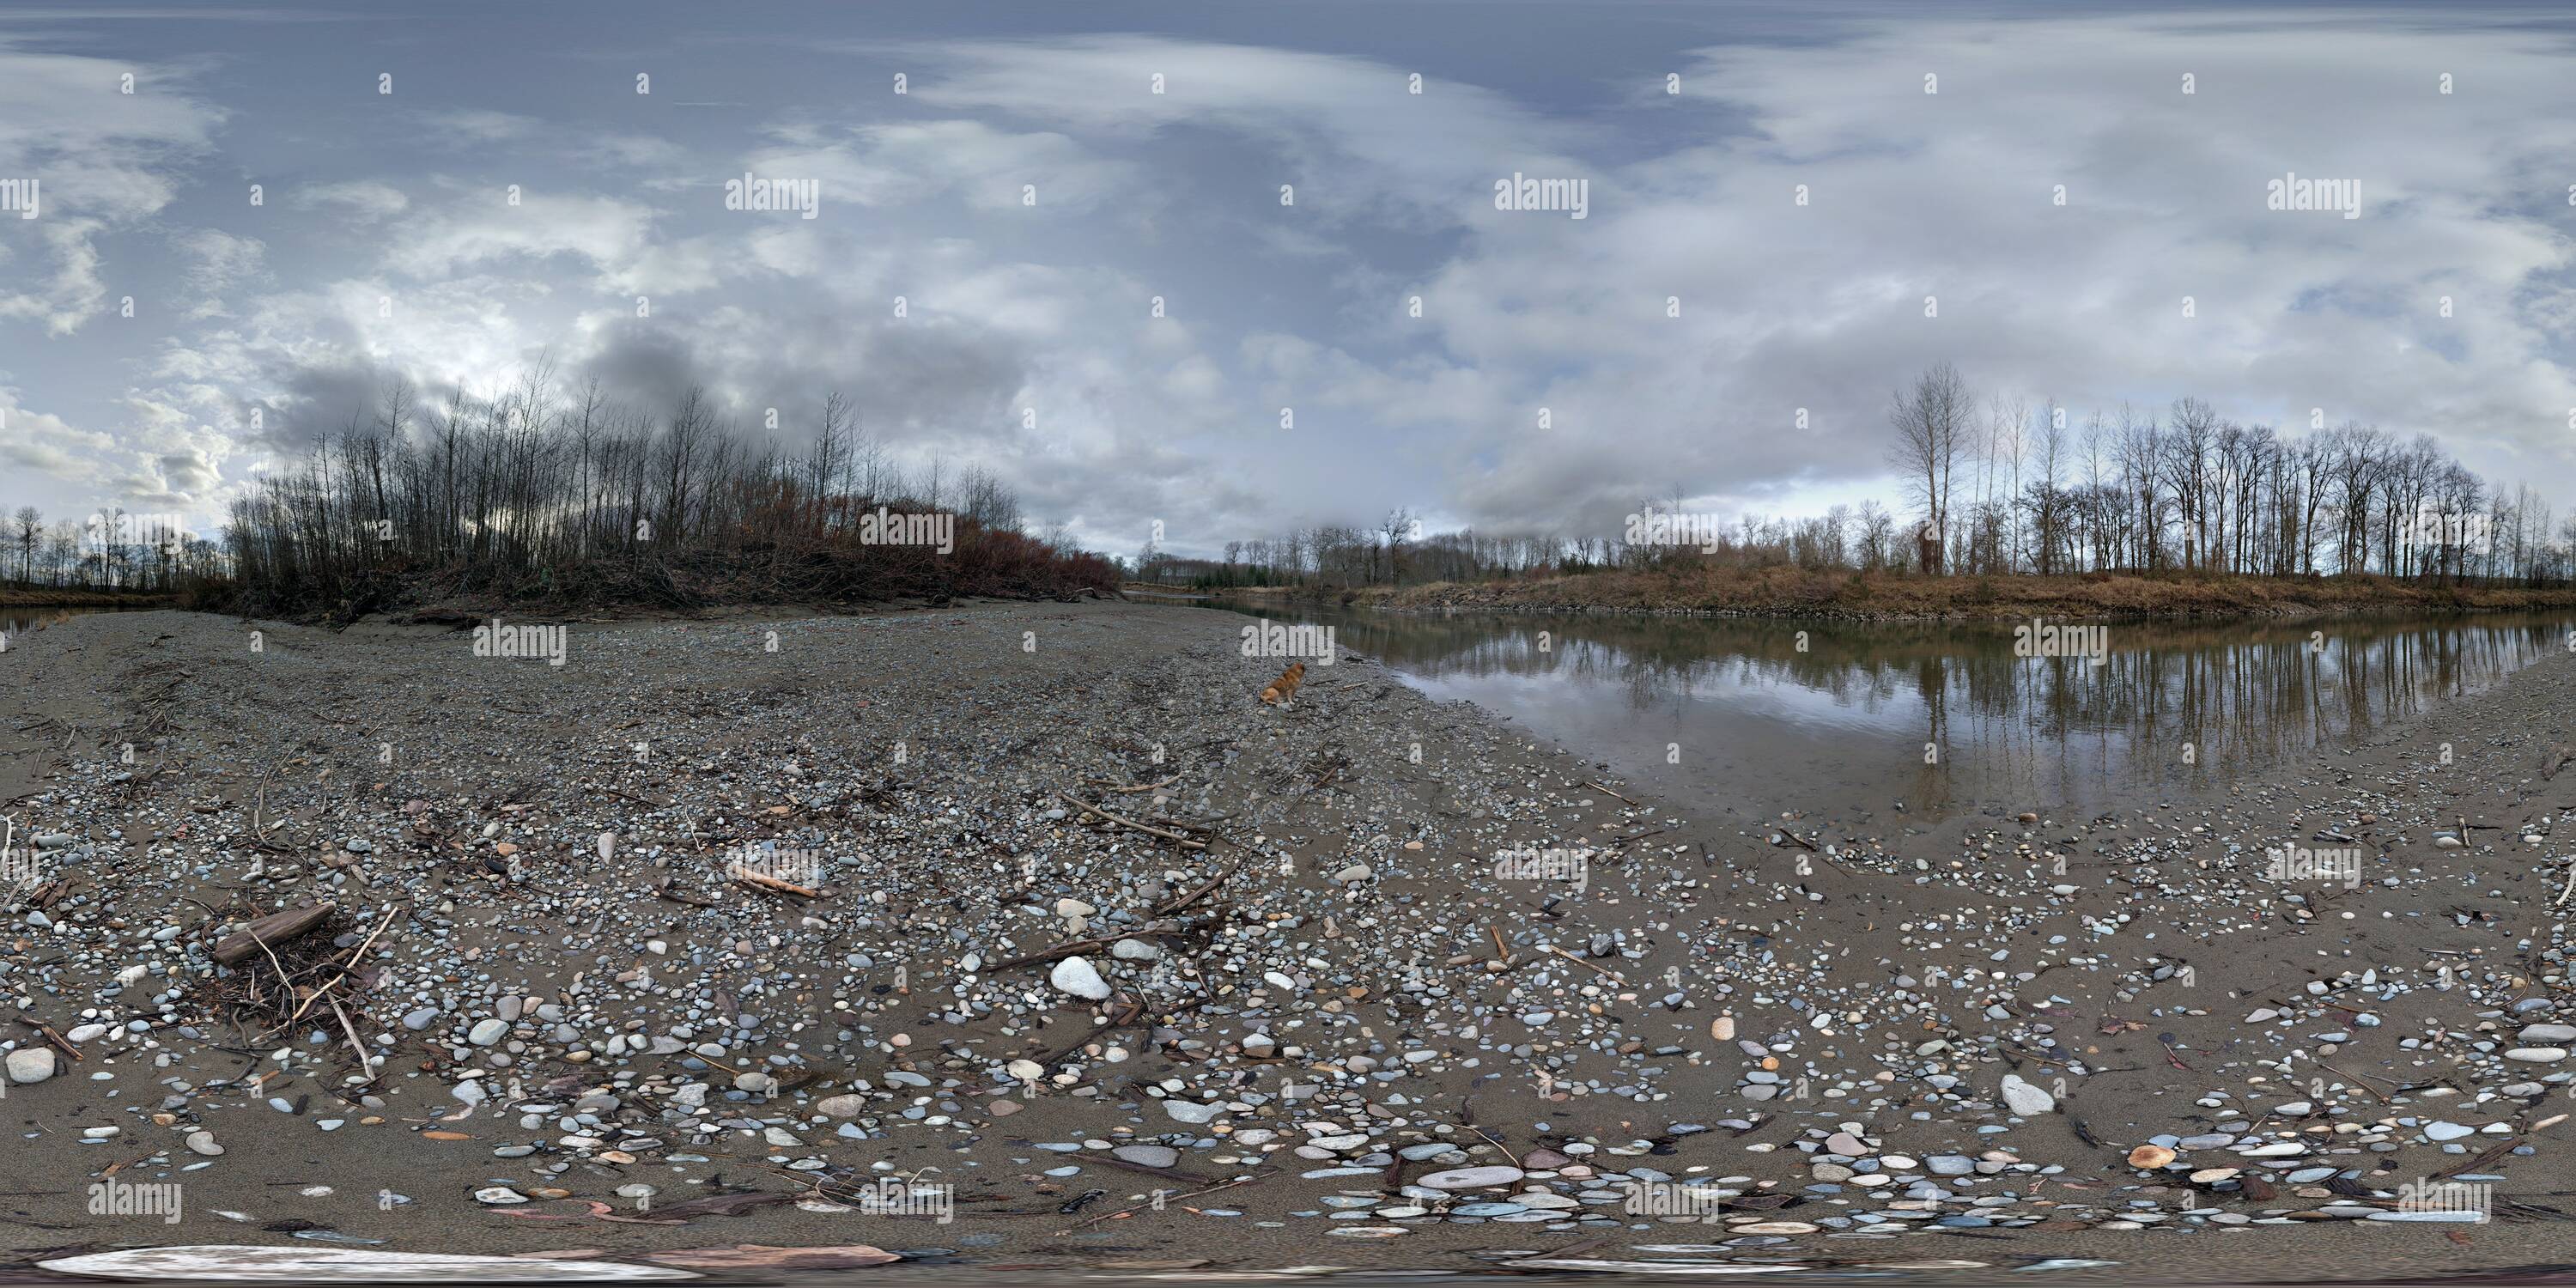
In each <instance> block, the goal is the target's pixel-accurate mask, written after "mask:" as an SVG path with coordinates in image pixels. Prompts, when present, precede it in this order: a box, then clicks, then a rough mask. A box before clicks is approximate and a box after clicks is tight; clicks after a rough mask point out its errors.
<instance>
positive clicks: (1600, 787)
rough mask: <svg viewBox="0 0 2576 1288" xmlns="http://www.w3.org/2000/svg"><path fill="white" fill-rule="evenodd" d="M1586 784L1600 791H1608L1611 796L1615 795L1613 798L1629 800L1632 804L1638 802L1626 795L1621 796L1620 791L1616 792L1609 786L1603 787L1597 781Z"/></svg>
mask: <svg viewBox="0 0 2576 1288" xmlns="http://www.w3.org/2000/svg"><path fill="white" fill-rule="evenodd" d="M1584 786H1586V787H1589V788H1592V789H1594V790H1596V791H1600V792H1603V793H1606V794H1608V795H1609V796H1611V797H1613V798H1615V799H1618V800H1623V801H1628V803H1629V804H1631V805H1634V804H1636V803H1637V802H1635V801H1629V800H1628V798H1627V797H1625V796H1621V795H1619V793H1617V792H1614V791H1611V790H1610V789H1609V788H1607V787H1603V786H1602V785H1601V784H1599V783H1597V782H1586V783H1585V784H1584Z"/></svg>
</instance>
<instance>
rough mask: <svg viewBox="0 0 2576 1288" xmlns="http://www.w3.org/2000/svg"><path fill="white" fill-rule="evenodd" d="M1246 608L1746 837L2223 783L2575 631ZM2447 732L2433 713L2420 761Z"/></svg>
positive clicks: (2486, 677) (2567, 618)
mask: <svg viewBox="0 0 2576 1288" xmlns="http://www.w3.org/2000/svg"><path fill="white" fill-rule="evenodd" d="M1254 611H1259V612H1261V613H1262V615H1264V616H1276V617H1278V618H1280V619H1281V620H1283V621H1300V622H1316V623H1321V624H1326V625H1330V626H1333V627H1334V628H1335V634H1336V637H1337V639H1338V642H1339V643H1340V644H1341V646H1342V647H1343V648H1345V649H1355V650H1357V651H1359V652H1360V653H1363V654H1366V655H1368V656H1369V657H1372V658H1375V659H1377V660H1380V661H1383V662H1386V663H1388V664H1389V665H1391V666H1393V667H1395V668H1396V669H1398V670H1399V671H1400V672H1401V673H1402V674H1403V675H1404V676H1405V677H1406V678H1407V679H1408V680H1409V681H1411V682H1412V683H1414V684H1416V685H1418V686H1419V687H1421V688H1422V689H1423V690H1425V691H1426V692H1428V693H1430V694H1431V695H1432V696H1434V697H1437V698H1441V699H1444V700H1446V699H1465V700H1468V701H1472V702H1474V703H1476V704H1477V705H1479V706H1481V707H1484V708H1487V709H1489V710H1491V711H1493V712H1495V713H1497V714H1499V715H1503V716H1507V717H1510V718H1511V719H1512V720H1514V721H1515V722H1517V723H1518V724H1520V725H1521V726H1523V727H1525V728H1527V729H1529V730H1530V731H1531V732H1532V733H1533V734H1536V735H1539V736H1541V737H1543V738H1546V739H1549V740H1552V741H1554V742H1556V743H1558V744H1561V745H1563V746H1564V747H1565V748H1567V749H1568V750H1570V751H1572V752H1574V753H1575V754H1577V755H1580V756H1584V757H1586V758H1588V759H1590V760H1592V761H1594V762H1596V763H1602V764H1606V765H1608V766H1609V768H1610V771H1611V772H1614V773H1617V774H1619V775H1621V776H1623V777H1627V778H1630V779H1632V780H1633V781H1636V782H1638V783H1641V784H1644V785H1647V786H1649V787H1651V788H1653V789H1655V790H1657V791H1659V792H1662V793H1665V794H1668V795H1669V796H1670V798H1672V799H1675V800H1678V801H1682V802H1686V803H1688V804H1690V805H1691V806H1693V807H1695V808H1696V809H1698V810H1700V811H1701V812H1702V813H1704V814H1705V813H1710V812H1720V813H1725V812H1732V813H1738V814H1743V815H1747V816H1752V817H1768V816H1770V815H1773V814H1776V813H1778V812H1780V811H1782V810H1787V809H1803V810H1814V811H1820V812H1825V813H1829V814H1833V815H1837V816H1840V817H1845V818H1850V817H1853V816H1854V815H1855V813H1856V812H1869V811H1877V810H1881V809H1895V808H1899V807H1900V806H1901V808H1903V809H1904V810H1906V811H1907V812H1909V813H1913V814H1919V815H1926V816H1930V815H1940V814H1947V813H1952V812H1956V811H1959V810H1963V809H1975V808H1987V809H2010V810H2016V811H2017V810H2021V809H2042V810H2052V811H2062V810H2063V809H2065V808H2067V807H2074V808H2082V807H2084V806H2086V805H2089V804H2097V803H2103V802H2106V801H2107V800H2108V799H2109V798H2110V797H2111V795H2112V794H2113V793H2115V792H2120V791H2123V790H2135V789H2139V788H2146V789H2150V790H2152V789H2159V788H2162V789H2180V788H2183V787H2189V786H2207V785H2210V784H2213V783H2224V782H2227V781H2229V780H2231V779H2232V778H2234V777H2235V776H2237V775H2239V774H2241V773H2243V772H2245V771H2247V770H2249V769H2253V768H2259V767H2262V766H2264V765H2267V764H2271V763H2275V762H2277V761H2278V760H2280V759H2281V758H2283V757H2285V756H2288V755H2292V754H2295V753H2299V752H2304V751H2307V750H2309V749H2311V748H2313V747H2317V746H2319V745H2336V744H2341V743H2346V742H2349V741H2350V740H2352V739H2354V738H2356V737H2357V736H2360V735H2364V734H2368V733H2370V732H2371V731H2373V730H2374V729H2377V728H2379V727H2381V726H2383V725H2385V724H2388V723H2390V722H2392V721H2396V720H2402V719H2405V718H2409V717H2414V716H2418V715H2422V714H2424V713H2426V712H2438V710H2439V709H2440V707H2441V705H2442V703H2443V702H2444V701H2446V700H2448V699H2451V698H2456V697H2461V696H2465V695H2467V694H2472V693H2476V692H2478V691H2479V690H2481V689H2483V688H2485V687H2487V686H2488V685H2491V684H2493V683H2495V682H2496V681H2497V680H2499V679H2501V678H2503V677H2504V676H2507V675H2510V674H2512V673H2513V672H2514V671H2517V670H2519V669H2521V668H2523V667H2525V666H2528V665H2531V664H2532V663H2534V662H2536V661H2540V660H2541V659H2543V658H2549V657H2559V658H2564V657H2566V656H2567V654H2568V651H2569V645H2568V642H2569V639H2570V630H2571V628H2576V613H2568V612H2550V613H2533V614H2498V615H2480V616H2475V617H2462V616H2453V617H2441V618H2429V619H2428V618H2405V617H2385V618H2349V617H2346V618H2333V619H2318V620H2310V621H2289V620H2262V621H2246V622H2231V623H2218V624H2175V623H2122V622H2112V623H2107V627H2108V631H2109V636H2108V648H2107V650H2106V652H2105V655H2104V657H2103V659H2102V661H2101V662H2100V663H2099V664H2096V663H2094V662H2092V661H2090V660H2086V659H2076V658H2049V657H2022V656H2017V655H2016V653H2015V648H2014V638H2013V627H2012V624H2010V623H1983V622H1980V623H1938V624H1935V623H1898V624H1856V623H1847V622H1821V621H1819V622H1798V621H1775V620H1760V621H1755V620H1743V619H1704V618H1638V617H1602V616H1543V615H1531V614H1464V613H1460V614H1403V613H1377V612H1367V613H1353V612H1343V611H1333V610H1314V611H1294V610H1292V611H1274V610H1268V609H1262V610H1254ZM2443 736H2444V731H2443V730H2442V729H2441V727H2440V723H2439V720H2438V717H2437V718H2436V720H2435V721H2434V722H2433V723H2432V725H2431V726H2429V727H2428V728H2427V729H2426V731H2425V734H2424V737H2425V741H2426V748H2427V754H2428V755H2430V754H2436V753H2437V750H2438V749H2437V748H2436V747H2435V744H2436V743H2437V742H2438V741H2440V739H2441V738H2442V737H2443ZM2477 736H2479V734H2478V731H2476V730H2470V729H2461V730H2458V731H2456V738H2455V740H2466V739H2473V738H2475V737H2477ZM1927 743H1928V744H1930V747H1931V749H1930V750H1929V751H1927V749H1926V744H1927ZM1927 761H1928V762H1930V763H1927Z"/></svg>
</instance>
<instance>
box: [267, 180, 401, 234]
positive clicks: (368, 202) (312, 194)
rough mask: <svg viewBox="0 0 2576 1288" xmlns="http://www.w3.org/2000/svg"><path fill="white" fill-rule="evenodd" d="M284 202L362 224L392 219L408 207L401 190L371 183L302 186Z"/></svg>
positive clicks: (355, 181) (348, 182)
mask: <svg viewBox="0 0 2576 1288" xmlns="http://www.w3.org/2000/svg"><path fill="white" fill-rule="evenodd" d="M287 201H288V203H289V204H291V205H294V206H298V207H301V208H304V209H325V210H329V211H332V212H333V213H334V214H337V215H339V216H341V217H343V218H350V219H355V220H358V221H359V222H362V223H370V222H373V221H376V220H379V219H391V218H393V217H394V216H395V215H399V214H401V213H402V212H403V211H404V210H405V209H406V208H407V207H409V206H410V205H411V199H410V198H409V197H406V196H404V195H403V192H402V189H400V188H397V187H394V186H393V185H392V184H389V183H378V182H376V181H374V180H372V179H351V180H347V181H345V182H341V183H308V184H301V185H298V186H297V187H296V188H295V189H293V190H292V191H291V192H290V193H289V194H288V196H287Z"/></svg>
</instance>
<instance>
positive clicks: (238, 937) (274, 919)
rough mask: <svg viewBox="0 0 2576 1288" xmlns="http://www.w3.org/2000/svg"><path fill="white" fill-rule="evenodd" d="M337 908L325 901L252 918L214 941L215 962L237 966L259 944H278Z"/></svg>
mask: <svg viewBox="0 0 2576 1288" xmlns="http://www.w3.org/2000/svg"><path fill="white" fill-rule="evenodd" d="M335 911H337V909H335V908H333V907H332V906H331V905H330V904H327V903H317V904H311V905H308V906H306V907H302V908H289V909H287V910H286V911H284V912H272V913H270V914H268V915H267V916H265V917H257V918H253V919H252V920H251V921H249V922H248V923H246V924H244V925H243V926H242V928H241V929H239V930H236V931H234V932H233V933H231V934H229V935H226V936H224V937H223V938H222V939H219V940H217V941H215V953H214V957H215V964H216V965H219V966H239V965H241V964H242V963H243V962H245V961H248V960H250V958H251V957H252V956H254V955H256V954H257V953H258V952H259V946H260V945H261V944H280V943H284V942H286V941H287V940H289V939H293V938H295V937H296V936H297V935H300V934H303V933H304V932H306V931H308V930H311V929H313V928H314V927H315V926H318V925H321V924H322V923H323V922H324V921H325V920H327V919H329V917H330V916H331V914H332V913H333V912H335Z"/></svg>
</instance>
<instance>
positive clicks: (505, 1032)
mask: <svg viewBox="0 0 2576 1288" xmlns="http://www.w3.org/2000/svg"><path fill="white" fill-rule="evenodd" d="M508 1036H510V1022H509V1021H508V1020H501V1019H489V1020H478V1021H476V1022H475V1024H474V1027H473V1029H471V1030H470V1031H468V1032H467V1033H466V1035H465V1040H466V1041H468V1042H471V1043H473V1044H474V1045H476V1046H490V1045H492V1044H493V1043H495V1042H498V1041H500V1040H501V1039H503V1038H505V1037H508Z"/></svg>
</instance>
